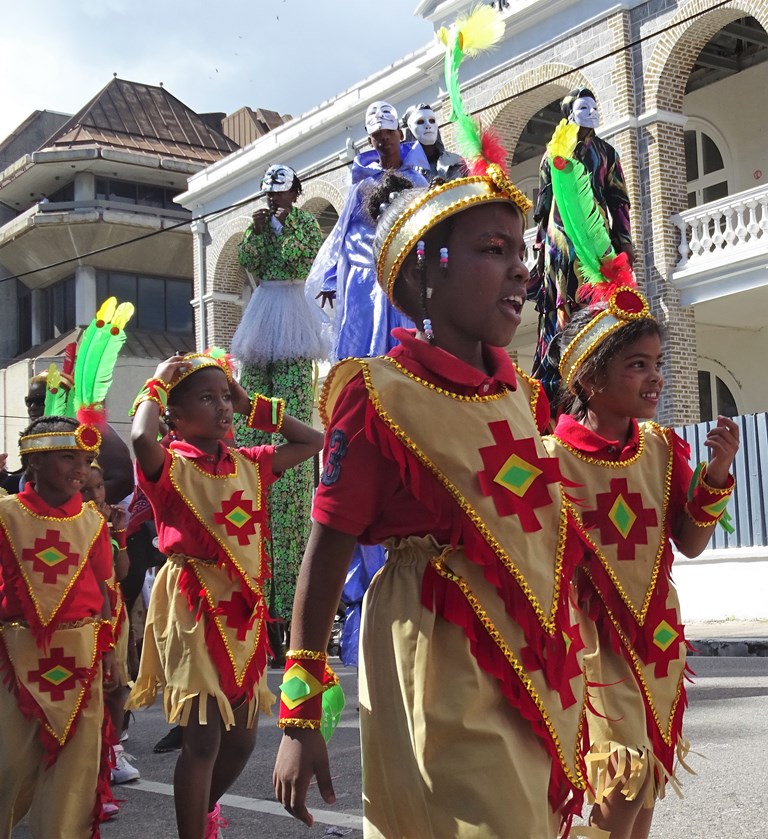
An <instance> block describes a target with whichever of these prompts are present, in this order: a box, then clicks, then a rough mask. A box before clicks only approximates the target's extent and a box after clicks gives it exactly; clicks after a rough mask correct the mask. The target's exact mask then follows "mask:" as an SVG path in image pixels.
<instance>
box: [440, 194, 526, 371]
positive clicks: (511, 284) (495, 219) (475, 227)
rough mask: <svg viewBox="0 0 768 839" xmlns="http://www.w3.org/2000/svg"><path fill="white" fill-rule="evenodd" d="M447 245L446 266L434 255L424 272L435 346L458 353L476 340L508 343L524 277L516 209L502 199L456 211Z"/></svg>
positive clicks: (517, 320) (522, 297) (515, 324)
mask: <svg viewBox="0 0 768 839" xmlns="http://www.w3.org/2000/svg"><path fill="white" fill-rule="evenodd" d="M446 244H447V246H448V254H449V261H448V270H447V271H445V272H443V270H442V269H441V268H439V267H437V266H436V265H435V264H434V260H433V261H432V262H431V263H430V268H429V273H428V279H429V283H430V285H431V286H432V288H433V293H432V298H431V300H430V306H429V312H430V317H431V319H432V325H433V328H434V332H435V336H436V339H437V340H438V343H439V345H440V346H449V347H451V351H452V352H453V353H454V354H455V355H457V356H459V357H460V358H461V357H464V355H463V354H462V353H461V349H462V348H464V349H467V350H469V349H470V348H471V347H472V346H476V345H477V344H478V343H485V344H490V345H491V346H495V347H505V346H507V344H509V342H510V341H511V340H512V337H513V336H514V334H515V330H516V329H517V327H518V326H519V325H520V316H521V312H522V308H523V304H524V302H525V297H526V283H527V282H528V269H527V268H526V266H525V262H524V261H523V260H524V256H525V242H524V240H523V222H522V216H521V214H520V213H519V212H518V211H517V210H515V208H514V207H513V206H512V205H511V204H507V203H503V202H494V203H490V204H482V205H480V206H478V207H473V208H472V209H469V210H466V211H464V212H463V213H459V214H458V215H457V216H456V218H455V220H454V223H453V227H452V229H451V234H450V236H449V238H448V242H447V243H446ZM468 354H469V353H467V355H468Z"/></svg>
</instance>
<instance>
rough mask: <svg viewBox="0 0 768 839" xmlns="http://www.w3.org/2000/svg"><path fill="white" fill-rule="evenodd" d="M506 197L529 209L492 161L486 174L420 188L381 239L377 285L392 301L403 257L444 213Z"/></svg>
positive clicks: (528, 202) (447, 214) (508, 200)
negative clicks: (419, 192)
mask: <svg viewBox="0 0 768 839" xmlns="http://www.w3.org/2000/svg"><path fill="white" fill-rule="evenodd" d="M493 201H506V202H508V203H510V204H514V205H515V206H516V207H517V208H518V209H519V210H520V211H521V212H522V214H523V215H525V214H526V213H527V212H528V211H529V210H530V209H531V206H532V204H531V202H530V201H529V200H528V199H527V198H526V197H525V195H524V194H523V193H522V192H520V190H519V189H518V188H517V187H516V186H515V185H514V184H512V183H511V182H510V181H509V179H508V178H507V176H506V175H505V174H504V172H503V171H502V169H501V167H500V166H498V165H497V164H495V163H493V164H491V165H490V166H489V167H488V172H487V175H476V176H473V177H469V178H457V179H456V180H453V181H448V183H444V184H439V185H437V186H434V187H430V188H429V189H426V190H424V191H423V192H422V193H421V194H420V195H419V196H418V198H416V199H414V200H413V201H412V202H411V203H410V204H409V205H408V206H407V207H406V208H405V210H403V212H402V214H401V215H400V217H399V218H398V219H397V220H396V221H395V223H394V224H393V225H392V229H391V230H390V231H389V233H388V234H387V238H386V239H385V240H384V242H383V244H382V246H381V251H380V253H379V258H378V260H377V261H376V273H377V278H378V281H379V285H380V286H381V287H382V289H383V290H384V292H385V294H386V295H387V297H388V298H389V299H390V300H391V301H392V302H394V300H393V298H392V290H393V288H394V285H395V280H396V279H397V275H398V273H399V271H400V268H401V267H402V264H403V262H404V261H405V258H406V257H407V256H408V254H409V253H410V252H411V250H412V249H413V247H414V245H415V244H416V242H418V241H419V239H421V238H422V237H423V236H424V234H425V233H426V232H427V231H428V230H430V229H431V228H433V227H434V226H435V225H436V224H437V223H438V222H440V221H442V220H443V219H445V218H448V216H452V215H455V214H456V213H460V212H462V211H463V210H466V209H468V208H469V207H473V206H474V205H475V204H486V203H489V202H493Z"/></svg>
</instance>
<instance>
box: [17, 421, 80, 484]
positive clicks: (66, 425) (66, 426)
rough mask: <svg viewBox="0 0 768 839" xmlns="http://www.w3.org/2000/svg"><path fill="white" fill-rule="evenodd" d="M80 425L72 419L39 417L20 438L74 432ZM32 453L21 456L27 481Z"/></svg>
mask: <svg viewBox="0 0 768 839" xmlns="http://www.w3.org/2000/svg"><path fill="white" fill-rule="evenodd" d="M79 425H80V423H79V422H78V421H77V420H76V419H73V418H72V417H61V416H50V417H38V418H37V419H36V420H32V422H31V423H30V424H29V425H28V426H27V427H26V428H25V429H24V430H23V431H22V432H21V434H20V435H19V437H26V436H27V434H47V433H49V432H51V431H74V430H75V429H76V428H78V426H79ZM30 454H32V452H27V454H23V455H22V456H21V466H22V468H23V469H24V470H25V475H26V478H27V480H29V479H30V475H29V462H28V461H29V455H30Z"/></svg>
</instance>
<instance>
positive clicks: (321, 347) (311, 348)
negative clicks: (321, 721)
mask: <svg viewBox="0 0 768 839" xmlns="http://www.w3.org/2000/svg"><path fill="white" fill-rule="evenodd" d="M261 189H262V190H263V191H264V192H266V193H267V201H268V204H269V207H268V208H263V209H259V210H256V212H255V213H254V214H253V221H252V222H251V224H250V225H249V226H248V229H247V230H246V231H245V235H244V236H243V240H242V242H241V244H240V248H239V254H238V256H239V260H240V264H241V265H242V266H243V267H244V268H245V269H246V270H247V271H248V272H249V274H250V275H251V277H252V280H253V281H254V282H255V283H257V286H256V288H255V289H254V292H253V295H252V297H251V300H250V301H249V303H248V306H247V307H246V310H245V312H244V313H243V319H242V321H241V322H240V325H239V327H238V329H237V332H236V333H235V336H234V338H233V340H232V354H233V355H234V356H235V357H236V358H237V359H238V361H239V362H240V363H241V365H242V372H241V375H240V383H241V385H242V386H243V387H244V388H245V389H246V390H247V391H248V392H251V391H254V390H256V391H258V392H259V393H265V394H268V395H269V396H277V397H280V398H282V399H284V400H285V403H286V408H285V409H286V411H287V412H288V413H289V414H290V415H291V416H294V417H296V418H297V419H299V420H301V422H305V423H307V424H310V425H311V423H312V405H313V401H314V387H313V360H314V359H321V358H325V357H326V355H327V348H326V345H325V341H324V339H323V336H322V331H321V326H322V321H321V318H322V315H321V314H320V310H319V309H318V308H317V307H311V306H310V305H309V304H308V303H307V301H306V299H305V297H304V281H305V280H306V277H307V274H308V273H309V269H310V268H311V267H312V262H313V261H314V259H315V255H316V254H317V251H318V250H319V248H320V245H321V244H322V233H321V231H320V227H319V226H318V224H317V221H316V220H315V218H314V216H312V214H311V213H308V212H306V211H304V210H300V209H298V207H296V206H295V203H296V199H297V198H298V196H299V195H300V194H301V182H300V181H299V178H298V176H297V175H296V173H295V172H294V171H293V170H292V169H291V168H290V167H288V166H283V165H279V164H278V165H274V166H270V167H269V169H267V171H266V173H265V175H264V178H263V180H262V183H261ZM235 436H236V438H237V444H238V445H240V446H257V445H262V444H265V443H275V444H277V443H279V442H281V438H280V435H279V434H274V435H273V434H265V433H263V432H258V431H253V430H252V429H249V428H246V426H245V423H243V422H240V423H236V428H235ZM312 488H313V465H312V461H311V460H308V461H305V462H304V463H302V464H301V465H299V466H298V467H296V468H295V469H292V470H291V471H290V472H288V473H287V474H285V475H283V477H282V478H281V479H280V480H279V481H278V482H277V483H276V484H275V485H274V486H273V487H272V488H271V490H270V495H269V523H270V529H271V534H272V544H271V545H270V546H268V550H269V553H270V554H271V557H272V574H273V578H272V581H271V590H270V592H269V595H268V602H269V606H270V612H271V613H272V615H273V616H275V617H282V618H286V619H287V618H289V617H290V614H291V608H292V606H293V593H294V588H295V584H296V577H297V575H298V573H299V566H300V565H301V558H302V555H303V553H304V547H305V544H306V540H307V537H308V535H309V523H310V505H311V501H312ZM276 652H277V651H276ZM278 655H279V654H278Z"/></svg>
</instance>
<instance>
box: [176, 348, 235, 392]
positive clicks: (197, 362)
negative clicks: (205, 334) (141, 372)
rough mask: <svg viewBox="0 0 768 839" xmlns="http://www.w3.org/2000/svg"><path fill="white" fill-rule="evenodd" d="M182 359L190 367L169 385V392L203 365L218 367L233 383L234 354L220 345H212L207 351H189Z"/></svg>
mask: <svg viewBox="0 0 768 839" xmlns="http://www.w3.org/2000/svg"><path fill="white" fill-rule="evenodd" d="M182 360H183V362H184V364H186V365H188V367H187V369H186V370H185V371H184V372H183V373H181V374H179V375H178V376H177V377H176V378H175V379H174V380H173V381H172V382H171V383H170V384H169V385H168V392H169V393H170V392H171V391H172V390H173V389H174V388H175V387H176V385H178V384H180V383H181V382H183V381H184V379H186V378H187V376H191V375H192V373H197V371H198V370H202V369H203V367H218V369H219V370H221V371H222V373H224V375H225V376H226V377H227V381H228V382H229V383H230V384H231V383H232V367H231V363H232V356H231V355H229V354H228V353H227V352H225V351H224V350H222V349H220V348H218V347H211V349H210V350H206V351H205V352H197V353H189V354H187V355H185V356H184V358H183V359H182Z"/></svg>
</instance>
